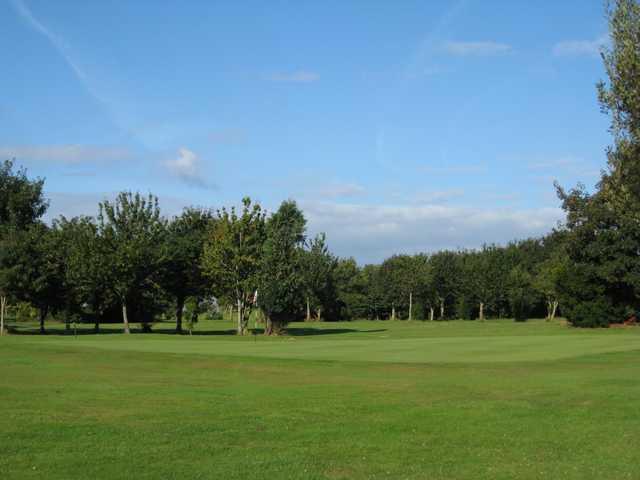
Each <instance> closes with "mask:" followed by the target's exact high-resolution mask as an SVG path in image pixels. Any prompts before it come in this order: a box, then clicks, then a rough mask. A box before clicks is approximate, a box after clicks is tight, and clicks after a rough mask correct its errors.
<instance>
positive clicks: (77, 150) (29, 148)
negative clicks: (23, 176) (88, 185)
mask: <svg viewBox="0 0 640 480" xmlns="http://www.w3.org/2000/svg"><path fill="white" fill-rule="evenodd" d="M131 156H132V153H131V152H130V151H129V150H128V149H126V148H122V147H102V146H94V145H73V144H69V145H14V146H2V147H0V158H17V159H18V160H26V161H32V162H52V163H62V164H69V165H75V164H82V163H96V162H104V161H116V160H124V159H126V158H130V157H131Z"/></svg>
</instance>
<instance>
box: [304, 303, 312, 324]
mask: <svg viewBox="0 0 640 480" xmlns="http://www.w3.org/2000/svg"><path fill="white" fill-rule="evenodd" d="M305 321H307V322H310V321H311V307H310V306H309V297H307V318H306V320H305Z"/></svg>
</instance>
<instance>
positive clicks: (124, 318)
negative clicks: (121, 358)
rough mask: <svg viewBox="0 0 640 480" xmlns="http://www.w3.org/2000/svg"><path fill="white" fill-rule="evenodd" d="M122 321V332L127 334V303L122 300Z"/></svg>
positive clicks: (128, 331)
mask: <svg viewBox="0 0 640 480" xmlns="http://www.w3.org/2000/svg"><path fill="white" fill-rule="evenodd" d="M122 323H123V324H124V333H126V334H127V335H128V334H130V333H131V331H130V330H129V317H127V303H126V302H122Z"/></svg>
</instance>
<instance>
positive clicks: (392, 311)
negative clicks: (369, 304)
mask: <svg viewBox="0 0 640 480" xmlns="http://www.w3.org/2000/svg"><path fill="white" fill-rule="evenodd" d="M395 319H396V306H395V305H393V306H392V307H391V320H395Z"/></svg>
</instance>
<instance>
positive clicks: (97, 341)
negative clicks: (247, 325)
mask: <svg viewBox="0 0 640 480" xmlns="http://www.w3.org/2000/svg"><path fill="white" fill-rule="evenodd" d="M171 327H172V325H171V324H158V325H156V326H155V328H154V331H155V332H157V333H154V334H145V335H136V334H134V335H131V336H128V337H127V336H124V335H121V334H119V333H118V331H119V330H118V329H119V326H118V325H114V326H112V327H109V329H107V330H105V332H104V333H103V334H100V335H94V334H91V332H90V330H88V329H84V328H83V329H81V330H80V331H79V335H78V336H77V337H74V336H73V335H63V334H62V333H64V327H63V326H61V325H56V324H52V325H51V331H50V334H49V335H46V336H39V335H32V334H31V333H33V332H32V331H31V330H30V329H28V328H21V329H18V330H17V332H16V333H15V334H13V335H11V336H8V337H3V338H1V339H0V402H1V403H2V405H3V414H2V415H1V416H0V451H2V455H0V471H1V472H2V474H3V475H2V478H6V479H13V478H16V479H17V478H20V479H22V478H46V479H68V478H105V479H107V478H163V479H166V478H224V479H236V478H237V479H240V478H269V479H273V478H283V479H289V478H299V479H308V478H317V479H323V478H326V479H338V478H343V479H351V478H363V479H364V478H393V479H395V478H409V479H422V478H429V479H452V478H455V479H458V478H459V479H478V478H486V479H495V478H504V479H508V478H525V479H526V478H531V479H534V478H535V479H538V478H571V479H585V478H593V479H602V478H616V479H618V478H638V476H639V475H640V467H639V466H638V462H637V451H638V448H639V447H640V433H639V432H640V412H639V411H638V407H637V398H638V395H639V394H640V383H639V382H638V381H637V379H638V378H639V374H640V365H639V362H640V329H637V328H627V329H606V330H605V329H600V330H582V329H580V330H579V329H573V328H569V327H566V326H565V325H564V324H563V323H562V322H550V323H547V322H544V321H529V322H526V323H515V322H513V321H510V320H493V321H486V322H465V321H451V322H415V321H414V322H391V321H386V322H375V321H362V322H343V323H308V324H305V323H296V324H292V325H291V326H290V328H289V334H288V335H286V336H283V337H277V338H265V337H262V336H251V337H244V338H239V337H235V336H233V335H231V331H232V328H233V326H232V325H231V324H230V323H226V322H221V321H216V322H201V323H200V324H199V325H198V327H197V328H198V329H197V330H196V332H195V334H194V335H193V336H188V335H183V336H176V335H172V334H169V332H170V331H171Z"/></svg>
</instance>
